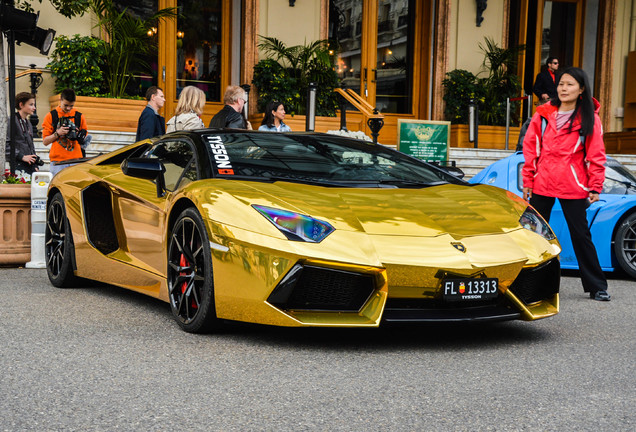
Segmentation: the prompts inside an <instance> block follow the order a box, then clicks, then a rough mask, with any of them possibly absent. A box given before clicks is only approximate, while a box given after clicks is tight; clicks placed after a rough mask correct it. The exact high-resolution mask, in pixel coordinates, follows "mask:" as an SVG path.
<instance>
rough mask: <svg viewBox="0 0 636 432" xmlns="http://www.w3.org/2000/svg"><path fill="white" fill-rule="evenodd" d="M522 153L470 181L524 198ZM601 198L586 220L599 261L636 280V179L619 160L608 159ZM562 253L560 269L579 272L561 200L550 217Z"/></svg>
mask: <svg viewBox="0 0 636 432" xmlns="http://www.w3.org/2000/svg"><path fill="white" fill-rule="evenodd" d="M523 163H524V160H523V153H521V152H517V153H515V154H513V155H511V156H508V157H507V158H505V159H502V160H500V161H497V162H495V163H493V164H491V165H490V166H488V167H486V168H484V169H483V170H482V171H481V172H479V174H477V175H476V176H475V177H473V178H472V179H470V180H469V182H470V183H484V184H489V185H493V186H498V187H500V188H503V189H507V190H509V191H511V192H514V193H515V194H517V195H519V196H522V195H523V194H522V188H523V180H522V177H521V168H522V167H523ZM605 166H606V170H605V183H604V184H603V191H602V192H601V199H600V201H598V202H595V203H594V204H592V205H590V207H589V208H588V209H587V220H588V223H589V226H590V231H591V232H592V241H593V242H594V245H595V246H596V251H597V253H598V259H599V261H600V263H601V267H602V268H603V270H605V271H610V272H611V271H614V270H617V269H621V270H623V271H624V272H625V273H627V274H628V275H629V276H631V277H632V278H636V177H635V176H634V175H633V174H632V172H631V171H630V170H628V169H627V168H625V167H624V166H623V165H621V164H620V163H619V162H618V161H617V160H615V159H612V158H610V157H608V158H607V163H606V165H605ZM550 226H551V227H552V229H553V230H554V233H555V234H556V236H557V238H558V239H559V242H560V243H561V247H562V248H563V251H562V252H561V268H563V269H575V270H578V268H579V264H578V262H577V261H576V256H575V255H574V249H573V248H572V240H571V239H570V232H569V230H568V226H567V223H566V222H565V218H564V217H563V212H562V210H561V205H560V204H559V200H556V202H555V204H554V207H553V208H552V214H551V215H550Z"/></svg>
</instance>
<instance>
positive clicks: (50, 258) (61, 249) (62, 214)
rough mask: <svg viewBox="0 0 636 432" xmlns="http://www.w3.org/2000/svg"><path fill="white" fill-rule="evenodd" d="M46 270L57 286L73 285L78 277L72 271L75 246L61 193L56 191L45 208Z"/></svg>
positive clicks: (68, 286) (67, 286)
mask: <svg viewBox="0 0 636 432" xmlns="http://www.w3.org/2000/svg"><path fill="white" fill-rule="evenodd" d="M44 244H45V256H46V272H47V274H48V276H49V280H50V281H51V283H52V284H53V286H56V287H58V288H70V287H73V286H75V284H76V283H77V280H78V278H77V277H76V276H75V274H74V272H73V267H74V266H73V258H74V253H75V248H74V245H73V236H72V234H71V227H70V224H69V222H68V218H67V216H66V206H65V205H64V199H63V198H62V195H61V194H59V193H56V194H55V195H54V196H53V198H52V199H51V200H50V202H49V205H48V206H47V209H46V230H45V234H44Z"/></svg>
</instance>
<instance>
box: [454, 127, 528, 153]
mask: <svg viewBox="0 0 636 432" xmlns="http://www.w3.org/2000/svg"><path fill="white" fill-rule="evenodd" d="M520 129H521V128H520V127H518V126H517V127H511V128H510V132H509V142H508V149H509V150H514V149H515V147H517V140H518V139H519V131H520ZM478 133H479V136H478V145H479V148H480V149H497V150H504V149H506V127H505V126H479V130H478ZM450 146H451V147H460V148H474V147H475V143H472V142H470V141H468V125H458V124H454V125H451V136H450Z"/></svg>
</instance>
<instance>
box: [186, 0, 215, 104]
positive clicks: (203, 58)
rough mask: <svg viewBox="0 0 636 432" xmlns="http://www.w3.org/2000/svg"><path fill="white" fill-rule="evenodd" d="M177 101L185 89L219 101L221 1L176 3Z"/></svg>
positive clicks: (188, 0)
mask: <svg viewBox="0 0 636 432" xmlns="http://www.w3.org/2000/svg"><path fill="white" fill-rule="evenodd" d="M177 7H178V9H179V18H178V19H177V63H176V67H177V97H179V95H180V94H181V90H182V89H183V88H184V87H185V86H188V85H193V86H196V87H199V88H200V89H201V90H203V91H204V92H205V95H206V100H207V101H213V102H219V101H221V97H222V94H221V47H222V45H221V42H222V10H221V7H222V2H221V0H205V1H204V0H178V1H177Z"/></svg>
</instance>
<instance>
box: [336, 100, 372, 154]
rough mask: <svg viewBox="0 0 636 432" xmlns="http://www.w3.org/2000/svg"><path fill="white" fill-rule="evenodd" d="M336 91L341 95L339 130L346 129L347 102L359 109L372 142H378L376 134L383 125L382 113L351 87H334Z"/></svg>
mask: <svg viewBox="0 0 636 432" xmlns="http://www.w3.org/2000/svg"><path fill="white" fill-rule="evenodd" d="M334 91H335V92H336V93H338V94H339V95H340V96H341V104H340V130H345V131H346V130H347V107H346V105H347V102H348V103H349V104H351V105H352V106H353V107H354V108H355V109H357V110H358V111H360V113H361V114H362V116H363V118H364V122H365V123H366V124H367V126H368V127H369V129H370V130H371V137H372V138H373V143H374V144H377V143H378V135H379V134H380V129H382V127H383V126H384V115H382V114H380V113H379V112H378V110H377V109H376V108H375V107H374V106H372V105H371V104H370V103H369V102H367V101H366V100H365V99H364V98H363V97H362V96H360V95H359V94H358V93H356V92H355V91H353V90H352V89H343V88H336V89H334Z"/></svg>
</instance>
